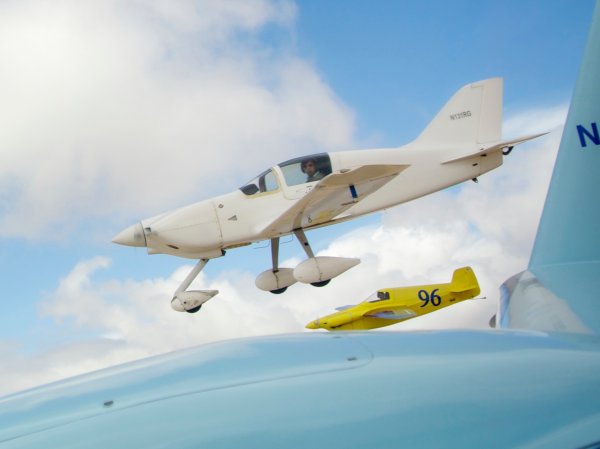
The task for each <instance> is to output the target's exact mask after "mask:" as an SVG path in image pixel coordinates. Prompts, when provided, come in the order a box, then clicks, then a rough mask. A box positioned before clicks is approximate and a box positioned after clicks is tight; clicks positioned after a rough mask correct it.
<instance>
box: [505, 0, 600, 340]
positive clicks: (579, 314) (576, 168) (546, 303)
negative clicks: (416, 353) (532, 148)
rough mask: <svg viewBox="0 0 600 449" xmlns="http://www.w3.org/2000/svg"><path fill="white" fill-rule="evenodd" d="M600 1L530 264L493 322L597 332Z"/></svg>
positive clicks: (509, 285) (508, 285) (510, 284)
mask: <svg viewBox="0 0 600 449" xmlns="http://www.w3.org/2000/svg"><path fill="white" fill-rule="evenodd" d="M598 79H600V3H598V4H597V6H596V10H595V13H594V17H593V19H592V26H591V30H590V34H589V37H588V43H587V48H586V50H585V53H584V56H583V62H582V65H581V69H580V73H579V77H578V79H577V83H576V86H575V91H574V93H573V97H572V100H571V107H570V110H569V115H568V117H567V121H566V123H565V127H564V131H563V135H562V140H561V143H560V148H559V150H558V155H557V157H556V163H555V166H554V173H553V174H552V179H551V181H550V187H549V189H548V195H547V197H546V203H545V204H544V211H543V213H542V218H541V220H540V225H539V227H538V232H537V236H536V240H535V245H534V248H533V251H532V254H531V259H530V261H529V267H528V270H527V271H525V272H523V273H520V274H518V275H516V276H513V277H512V278H511V279H509V280H508V281H506V282H505V283H504V285H503V286H502V299H501V302H500V308H499V311H498V320H497V323H498V325H499V327H511V328H526V329H536V330H543V331H558V332H570V333H587V334H596V335H600V301H599V298H598V292H599V291H600V226H599V223H600V201H599V200H598V192H600V89H599V88H598Z"/></svg>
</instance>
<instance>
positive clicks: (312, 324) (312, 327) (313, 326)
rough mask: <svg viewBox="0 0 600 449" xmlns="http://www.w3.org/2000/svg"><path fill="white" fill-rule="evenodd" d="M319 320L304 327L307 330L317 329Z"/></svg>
mask: <svg viewBox="0 0 600 449" xmlns="http://www.w3.org/2000/svg"><path fill="white" fill-rule="evenodd" d="M319 327H320V326H319V320H315V321H311V322H310V323H308V324H307V325H306V328H307V329H319Z"/></svg>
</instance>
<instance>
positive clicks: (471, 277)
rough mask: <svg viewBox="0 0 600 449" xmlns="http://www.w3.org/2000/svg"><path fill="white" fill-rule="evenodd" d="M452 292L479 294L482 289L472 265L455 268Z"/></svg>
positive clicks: (451, 285)
mask: <svg viewBox="0 0 600 449" xmlns="http://www.w3.org/2000/svg"><path fill="white" fill-rule="evenodd" d="M450 291H451V292H452V293H467V292H469V293H471V294H472V296H477V295H478V294H479V293H480V292H481V290H480V288H479V282H478V281H477V277H476V276H475V272H474V271H473V269H472V268H471V267H463V268H458V269H456V270H454V274H453V275H452V282H451V284H450Z"/></svg>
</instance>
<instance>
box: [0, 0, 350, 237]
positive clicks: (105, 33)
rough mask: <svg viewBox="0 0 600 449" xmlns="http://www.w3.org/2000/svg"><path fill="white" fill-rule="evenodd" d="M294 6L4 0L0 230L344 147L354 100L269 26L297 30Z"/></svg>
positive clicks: (30, 230) (165, 202) (32, 232)
mask: <svg viewBox="0 0 600 449" xmlns="http://www.w3.org/2000/svg"><path fill="white" fill-rule="evenodd" d="M294 18H295V6H294V4H293V3H291V2H289V1H286V0H282V1H267V0H251V1H227V2H212V1H194V0H179V1H163V0H160V1H159V0H155V1H150V2H146V1H138V0H130V1H125V2H122V1H105V2H79V1H76V0H67V1H64V2H60V3H58V4H56V3H52V4H49V3H45V2H39V1H35V0H24V1H18V2H17V1H8V2H2V4H0V42H1V43H2V44H1V45H0V59H1V60H2V61H3V65H2V66H3V69H2V70H1V71H0V94H1V97H2V102H0V121H1V122H2V124H3V126H2V128H0V142H2V147H3V148H2V151H1V152H0V236H4V237H6V236H16V237H28V238H34V239H46V238H50V236H52V237H54V238H55V237H56V236H59V237H60V236H61V235H66V234H67V233H69V232H73V230H74V229H77V227H78V226H79V227H81V226H83V224H86V225H89V223H90V222H91V221H92V220H103V224H104V227H110V226H106V221H107V220H113V221H117V220H122V221H120V222H119V225H121V226H122V225H123V222H125V223H126V222H128V220H130V219H132V218H133V217H136V218H138V217H140V216H146V215H154V214H156V213H158V212H161V211H162V210H164V209H169V208H172V205H173V204H179V203H181V202H188V201H189V202H191V201H192V200H198V199H201V198H205V197H206V196H209V195H210V194H216V193H220V192H223V191H224V189H223V187H224V185H226V186H227V187H235V186H237V184H234V183H239V179H241V178H244V177H247V178H248V179H249V178H251V177H252V176H254V175H255V174H256V172H257V171H259V170H261V169H262V168H263V166H264V165H265V164H266V163H267V161H268V162H269V163H271V162H272V161H273V160H278V159H279V158H281V157H282V156H283V157H286V156H287V155H288V153H286V151H287V152H289V156H290V157H291V156H292V155H294V154H295V152H297V151H302V152H307V150H306V149H308V148H310V149H313V148H319V149H327V148H332V147H341V146H346V145H349V143H350V141H351V139H352V121H353V116H352V113H351V112H350V111H349V109H348V108H346V107H345V106H344V105H343V104H342V103H341V102H340V101H339V100H338V99H337V98H336V96H335V95H334V93H333V92H332V91H331V89H330V88H329V87H328V86H327V85H326V84H325V83H324V82H323V81H322V80H321V79H320V77H319V75H318V74H317V73H316V72H315V70H314V69H313V67H311V65H310V64H309V63H307V62H306V61H303V60H301V59H299V58H298V57H296V56H295V55H294V53H293V49H292V45H291V44H290V45H288V46H286V45H280V46H278V47H277V48H278V50H274V48H275V46H273V45H269V43H268V42H266V41H265V40H264V39H265V38H264V37H262V36H261V31H262V30H263V29H265V28H266V27H272V28H270V29H274V28H277V29H278V30H279V32H280V33H281V35H282V36H285V35H287V36H288V40H289V41H290V42H291V38H290V37H289V36H290V34H291V27H292V25H293V21H294ZM280 41H281V42H286V39H283V38H282V39H280ZM281 42H280V43H281ZM323 123H327V127H323V125H322V124H323ZM249 151H251V152H252V154H253V157H252V158H249V157H247V154H248V152H249ZM240 162H241V163H240ZM217 181H218V182H217ZM211 186H213V187H211ZM199 192H200V193H199ZM31 211H35V213H34V214H32V213H31ZM105 220H106V221H105ZM118 228H119V226H116V227H115V229H118Z"/></svg>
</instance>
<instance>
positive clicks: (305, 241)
mask: <svg viewBox="0 0 600 449" xmlns="http://www.w3.org/2000/svg"><path fill="white" fill-rule="evenodd" d="M294 234H295V235H296V238H297V239H298V241H299V242H300V244H301V245H302V249H304V252H305V253H306V255H307V256H308V258H309V259H312V258H314V257H315V254H314V253H313V250H312V248H311V247H310V243H308V239H307V238H306V234H304V231H303V230H302V229H294Z"/></svg>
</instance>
